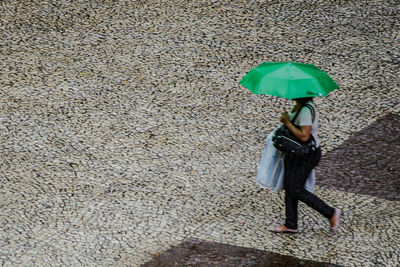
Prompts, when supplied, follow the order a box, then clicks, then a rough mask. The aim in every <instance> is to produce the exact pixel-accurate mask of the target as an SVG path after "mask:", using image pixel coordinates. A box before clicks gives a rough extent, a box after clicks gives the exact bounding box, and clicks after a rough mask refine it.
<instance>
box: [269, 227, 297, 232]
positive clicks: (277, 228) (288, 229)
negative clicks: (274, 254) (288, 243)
mask: <svg viewBox="0 0 400 267" xmlns="http://www.w3.org/2000/svg"><path fill="white" fill-rule="evenodd" d="M268 231H270V232H273V233H286V234H296V233H298V232H299V230H298V229H290V228H287V227H286V226H284V225H279V226H275V227H272V228H269V229H268Z"/></svg>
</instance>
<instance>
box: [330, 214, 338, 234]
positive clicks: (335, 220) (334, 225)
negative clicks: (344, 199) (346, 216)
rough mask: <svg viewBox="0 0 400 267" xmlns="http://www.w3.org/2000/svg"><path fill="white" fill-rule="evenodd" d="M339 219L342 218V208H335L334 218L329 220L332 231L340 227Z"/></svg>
mask: <svg viewBox="0 0 400 267" xmlns="http://www.w3.org/2000/svg"><path fill="white" fill-rule="evenodd" d="M339 219H340V210H339V209H337V208H335V213H334V214H333V216H332V218H331V219H330V220H329V222H330V224H331V231H332V232H334V233H335V232H336V231H337V230H338V228H339Z"/></svg>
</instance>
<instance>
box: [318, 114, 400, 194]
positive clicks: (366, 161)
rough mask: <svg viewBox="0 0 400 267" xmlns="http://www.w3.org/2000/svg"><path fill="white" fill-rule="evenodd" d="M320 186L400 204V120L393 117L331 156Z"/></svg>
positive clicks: (322, 170)
mask: <svg viewBox="0 0 400 267" xmlns="http://www.w3.org/2000/svg"><path fill="white" fill-rule="evenodd" d="M316 175H317V185H319V186H323V187H327V188H330V189H337V190H341V191H345V192H352V193H360V194H365V195H372V196H376V197H379V198H384V199H387V200H395V201H399V200H400V116H398V115H395V114H389V115H386V116H384V117H382V118H381V119H379V120H377V121H376V122H374V123H373V124H371V125H370V126H369V127H367V128H366V129H364V130H362V131H360V132H358V133H356V134H355V135H354V136H352V137H351V138H350V139H349V140H347V141H346V142H345V143H343V144H342V145H340V146H339V147H337V148H336V149H335V150H333V151H331V152H329V153H327V154H326V155H325V156H324V157H323V158H322V160H321V162H320V165H319V166H318V167H317V169H316Z"/></svg>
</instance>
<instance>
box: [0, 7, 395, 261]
mask: <svg viewBox="0 0 400 267" xmlns="http://www.w3.org/2000/svg"><path fill="white" fill-rule="evenodd" d="M399 13H400V5H399V3H398V1H394V0H393V1H390V0H389V1H378V0H372V1H320V2H319V1H180V0H176V1H166V0H162V1H152V0H150V1H123V0H119V1H118V0H116V1H108V0H103V1H100V0H89V1H87V0H85V1H83V0H78V1H74V2H71V1H68V0H59V1H40V0H30V1H27V0H18V1H17V0H9V1H0V14H1V15H0V51H1V52H0V70H1V71H0V97H1V100H2V101H1V102H0V105H1V106H0V108H1V113H0V138H1V144H0V151H1V157H2V158H1V161H0V170H1V172H0V173H1V174H0V179H1V183H0V211H1V213H0V214H1V215H0V263H1V264H2V265H5V266H31V265H37V266H45V265H46V266H48V265H51V266H57V265H65V266H81V265H85V266H111V265H112V266H115V265H122V266H139V265H141V264H145V263H146V262H150V261H151V260H152V259H154V257H155V256H157V255H159V254H161V255H162V253H163V252H165V251H168V249H170V248H174V247H177V246H178V247H179V246H180V245H181V244H185V243H184V242H185V240H193V239H196V240H206V241H204V242H210V243H209V244H210V246H212V245H211V244H213V242H216V243H218V244H224V245H229V246H232V247H241V248H243V249H244V248H248V249H254V251H256V250H257V251H262V252H264V253H275V254H279V255H282V257H284V256H291V257H295V258H297V259H299V261H304V262H305V261H310V262H311V261H312V262H320V263H326V264H337V265H344V266H379V265H381V266H396V265H397V264H398V263H399V262H400V253H399V251H400V244H399V241H398V240H400V233H399V229H400V208H399V205H398V204H399V202H398V201H399V197H398V194H397V195H396V190H395V189H396V186H397V187H398V179H399V177H398V173H399V172H398V169H396V168H398V164H397V165H396V162H398V161H396V160H397V159H398V150H390V149H389V150H388V151H389V153H388V155H390V157H389V156H388V157H385V158H384V159H380V158H376V157H374V156H373V153H372V154H368V156H367V157H366V158H365V157H364V153H365V150H362V148H363V147H365V146H361V147H360V146H359V144H368V141H367V140H368V139H365V138H370V137H371V136H372V139H373V140H371V141H372V142H373V141H374V140H375V138H378V137H379V133H378V132H377V131H378V130H379V128H380V126H378V127H376V125H381V124H379V123H381V122H382V121H383V122H385V123H388V125H389V126H388V127H383V129H384V131H390V129H388V128H393V129H398V120H399V119H398V118H399V115H400V96H399V95H400V89H399V84H400V82H399V63H400V61H399V56H398V55H399V54H400V46H399V43H400V42H399V39H400V38H399V32H400V31H399V30H400V22H399V21H400V20H399ZM286 60H293V61H301V62H308V63H313V64H315V65H317V66H318V67H320V68H321V69H323V70H324V71H326V72H328V73H329V74H330V75H331V76H332V77H333V78H334V80H335V81H337V82H338V84H339V85H340V87H341V88H340V90H337V91H335V92H333V93H332V94H330V96H329V97H327V98H324V99H317V100H316V105H317V107H318V112H319V124H320V131H319V137H320V140H321V143H322V144H323V145H324V147H323V149H324V155H326V162H328V161H329V160H332V159H333V158H335V157H338V156H340V155H343V157H348V156H349V157H351V160H357V159H358V160H359V162H360V164H363V166H366V168H365V169H362V170H360V169H355V168H352V169H351V171H353V172H354V173H352V172H351V171H350V172H348V173H347V176H346V173H343V172H342V173H340V170H336V168H343V167H344V166H346V162H345V161H344V159H341V161H338V162H337V165H335V168H329V167H328V165H324V164H325V163H321V168H320V171H321V172H323V171H324V172H326V173H328V172H329V175H328V176H327V177H326V178H321V180H320V184H319V185H320V186H319V187H317V190H316V193H317V194H318V195H320V196H321V197H322V198H323V199H325V200H327V201H328V202H329V203H330V204H332V205H335V206H337V207H339V208H341V209H342V210H343V211H344V215H343V220H342V227H341V228H340V230H339V233H338V234H337V235H334V236H331V235H329V231H328V225H327V222H326V221H325V220H324V219H323V218H321V216H319V215H318V214H316V213H315V212H314V211H312V210H310V209H309V208H307V207H305V206H301V207H300V218H301V222H300V227H301V234H299V235H295V236H287V235H273V234H271V233H269V232H268V231H266V228H267V227H268V226H269V225H270V224H271V223H276V222H281V221H282V220H283V201H282V200H283V194H282V193H271V192H269V191H267V190H260V189H259V188H258V186H257V185H256V184H255V182H254V179H255V174H256V170H257V164H258V161H259V158H260V155H261V151H262V148H263V143H264V139H265V137H266V135H267V133H268V132H270V131H271V130H272V129H273V128H274V127H275V126H276V125H277V124H278V117H279V112H280V111H281V109H282V105H287V104H285V103H283V102H281V101H280V100H278V99H276V98H273V97H268V96H256V95H252V94H251V93H250V92H249V91H248V90H247V89H245V88H243V87H241V86H239V85H238V82H239V80H240V79H241V77H243V76H244V75H245V73H246V72H247V71H248V70H249V69H251V68H252V67H254V66H256V65H258V64H260V63H261V62H263V61H286ZM385 123H384V125H386V124H385ZM370 127H372V129H373V131H375V132H371V131H368V129H369V128H370ZM396 127H397V128H396ZM397 132H398V131H397ZM390 133H395V134H396V131H390ZM353 136H358V137H359V139H357V138H355V139H352V138H350V137H353ZM391 137H393V138H392V139H390V136H389V137H388V138H387V139H384V140H383V139H379V140H380V142H383V143H385V142H386V141H387V140H392V141H394V142H395V143H396V142H397V144H398V137H397V136H396V135H393V136H391ZM396 137H397V139H396ZM349 140H355V141H354V144H353V145H354V146H352V147H353V148H355V149H357V150H358V151H359V152H360V153H359V154H352V153H351V151H348V150H346V149H344V147H345V145H346V144H349V143H346V142H349ZM377 140H378V139H377ZM382 140H383V141H382ZM378 143H379V142H378ZM371 147H372V146H371ZM340 151H342V152H343V153H342V152H340ZM331 153H332V154H331ZM335 153H336V156H334V155H335ZM340 153H342V154H340ZM331 155H332V156H331ZM392 157H393V158H392ZM364 159H365V160H364ZM388 161H389V162H390V161H393V163H394V164H393V166H388V167H387V168H386V167H383V166H384V165H382V164H385V162H388ZM349 162H350V159H349ZM366 162H369V163H370V165H365V164H366ZM336 166H337V167H336ZM374 167H376V168H379V169H380V168H384V169H383V170H382V173H383V175H386V176H387V177H390V179H392V180H391V181H390V182H388V183H387V184H390V187H387V186H383V185H382V183H383V182H385V183H386V181H385V179H384V177H383V176H382V177H378V176H376V175H375V174H374V175H373V176H372V175H371V176H370V177H362V176H365V174H366V173H368V172H370V171H371V170H373V169H374ZM390 168H392V169H390ZM396 174H397V176H396ZM335 175H339V176H340V179H341V181H346V182H349V183H350V186H349V187H348V188H341V187H340V185H338V184H335V183H333V182H327V181H332V178H333V177H334V176H335ZM352 176H353V177H355V180H353V179H351V177H352ZM317 179H318V177H317ZM352 181H357V182H358V183H359V184H363V183H364V182H366V184H368V186H362V187H363V190H359V191H357V190H356V188H357V185H358V184H357V183H354V184H351V182H352ZM330 185H331V186H330ZM374 185H378V186H377V188H379V189H380V190H384V192H382V191H380V192H378V194H376V192H377V191H378V190H369V188H373V187H374ZM365 188H366V189H367V190H364V189H365ZM385 190H388V191H385ZM385 192H387V194H385ZM397 193H398V191H397ZM231 251H234V249H232V250H231ZM255 253H256V252H255ZM257 253H261V252H257ZM275 254H274V255H275ZM259 255H261V254H259ZM285 259H286V260H287V259H289V258H285ZM291 259H292V258H291Z"/></svg>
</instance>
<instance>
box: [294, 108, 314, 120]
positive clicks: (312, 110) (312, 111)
mask: <svg viewBox="0 0 400 267" xmlns="http://www.w3.org/2000/svg"><path fill="white" fill-rule="evenodd" d="M304 107H307V108H309V109H310V111H311V116H312V122H313V123H314V120H315V110H314V108H313V106H311V105H310V104H305V105H304V106H301V108H300V109H299V111H297V112H296V115H294V117H293V119H291V120H290V122H291V123H294V121H295V120H296V118H297V116H298V115H299V113H300V111H301V110H302V108H304Z"/></svg>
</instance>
